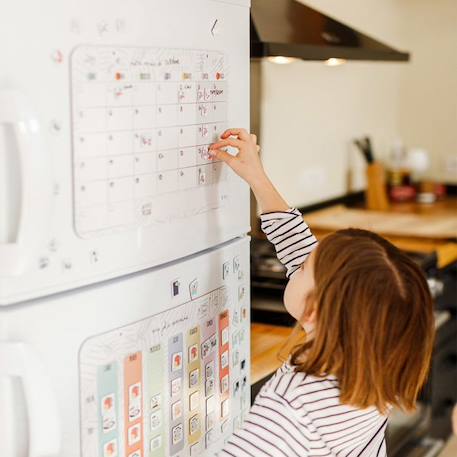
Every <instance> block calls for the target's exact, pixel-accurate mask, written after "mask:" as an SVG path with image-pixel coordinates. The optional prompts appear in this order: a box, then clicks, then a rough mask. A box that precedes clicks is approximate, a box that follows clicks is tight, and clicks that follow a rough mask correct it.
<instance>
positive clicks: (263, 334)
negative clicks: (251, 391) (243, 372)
mask: <svg viewBox="0 0 457 457" xmlns="http://www.w3.org/2000/svg"><path fill="white" fill-rule="evenodd" d="M292 331H293V328H291V327H281V326H279V325H269V324H260V323H255V322H253V323H252V324H251V384H255V383H256V382H257V381H260V380H261V379H262V378H264V377H265V376H268V375H269V374H271V373H273V372H274V371H276V370H277V369H278V368H279V367H280V366H281V365H282V363H283V362H282V360H280V358H279V352H280V350H281V348H282V347H283V345H284V343H285V342H286V341H287V338H288V337H289V336H290V335H291V333H292Z"/></svg>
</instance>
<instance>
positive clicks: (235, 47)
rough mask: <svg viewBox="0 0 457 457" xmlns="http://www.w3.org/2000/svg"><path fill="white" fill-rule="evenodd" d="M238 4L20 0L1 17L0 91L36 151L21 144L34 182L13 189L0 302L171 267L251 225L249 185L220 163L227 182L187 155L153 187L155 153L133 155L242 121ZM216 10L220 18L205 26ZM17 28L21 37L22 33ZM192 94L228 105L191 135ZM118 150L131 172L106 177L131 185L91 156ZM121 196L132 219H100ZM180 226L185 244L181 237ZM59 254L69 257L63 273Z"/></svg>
mask: <svg viewBox="0 0 457 457" xmlns="http://www.w3.org/2000/svg"><path fill="white" fill-rule="evenodd" d="M240 1H241V0H240ZM240 1H236V2H235V1H233V2H232V1H222V2H219V1H212V0H194V1H192V2H188V1H185V0H169V1H165V0H157V1H154V2H150V1H147V0H137V1H135V2H133V3H132V2H129V3H128V5H127V3H125V2H114V3H113V2H110V3H108V2H107V0H100V1H98V2H95V3H94V2H92V1H89V0H78V1H76V0H70V1H69V2H66V3H65V5H64V4H63V3H61V2H58V1H57V0H44V1H43V2H39V4H38V3H34V2H32V3H30V2H27V1H26V0H18V1H17V2H15V4H14V7H13V8H9V9H8V11H7V12H4V14H2V15H1V17H0V29H1V30H2V34H3V37H4V40H3V42H4V43H13V44H14V45H8V46H4V48H3V49H4V54H3V60H2V66H1V69H0V92H2V91H3V90H4V89H5V87H6V86H5V81H7V82H8V87H11V86H13V87H14V88H15V89H17V92H18V93H20V94H21V97H20V98H23V99H26V100H27V101H28V102H29V103H28V104H29V105H30V107H33V109H30V110H28V111H24V114H23V115H22V118H24V119H25V120H26V122H29V125H30V130H27V132H29V133H27V135H29V134H30V138H32V136H33V138H34V141H33V142H29V143H24V144H28V145H30V148H31V147H32V145H33V148H35V149H37V150H38V149H39V152H38V153H37V154H35V153H33V154H32V151H30V157H31V158H33V166H31V167H30V169H28V171H27V173H29V174H33V177H32V176H31V177H30V178H33V179H28V180H27V182H30V183H33V185H31V186H30V187H29V188H27V186H25V187H24V189H22V191H21V197H20V198H22V199H23V203H24V206H21V208H22V207H23V208H24V211H25V212H24V217H23V218H21V221H23V224H22V226H21V224H19V228H18V233H17V234H16V235H17V237H16V238H17V240H19V241H18V242H17V243H13V244H12V245H6V244H4V243H3V242H1V243H0V254H1V255H0V304H1V305H9V304H13V303H16V302H19V301H21V300H25V299H31V298H34V297H38V296H43V295H46V294H50V293H54V292H58V291H62V290H68V289H72V288H76V287H80V286H82V285H85V284H89V283H94V282H98V281H100V280H103V279H108V278H113V277H118V276H121V275H124V274H127V273H131V272H134V271H138V270H141V269H144V268H148V267H151V266H155V265H159V264H162V263H165V262H169V261H171V260H173V259H177V258H180V257H182V256H186V255H190V254H192V253H195V252H198V251H201V250H204V249H207V248H210V247H212V246H216V245H217V244H219V243H222V242H225V241H227V240H230V239H233V238H235V237H237V236H240V235H242V234H243V233H246V232H247V231H248V230H249V217H248V214H249V191H248V187H247V186H246V185H245V184H244V183H243V182H242V181H241V180H240V179H239V178H238V177H237V176H235V174H234V173H233V172H231V171H230V170H228V169H227V170H226V171H227V179H226V180H225V181H223V182H219V181H218V180H214V179H213V178H212V176H213V173H212V172H209V173H203V174H202V175H201V176H200V173H199V171H198V168H197V167H198V164H197V163H196V162H194V159H193V158H192V154H191V153H190V152H189V154H186V156H185V159H184V157H182V162H180V159H181V158H180V156H179V155H178V162H177V164H176V167H177V168H176V169H174V170H166V173H171V175H173V176H174V177H175V178H174V179H171V180H168V179H167V180H164V181H165V182H164V183H163V184H160V183H159V179H158V174H159V173H162V172H161V171H160V170H158V167H157V163H154V160H146V161H143V160H141V162H140V163H145V164H146V165H145V167H144V168H143V167H142V164H141V165H138V164H137V162H136V161H135V158H136V157H137V156H140V155H141V154H146V153H148V154H149V153H150V154H157V153H158V152H160V151H162V150H163V151H167V150H172V149H177V150H179V148H180V147H181V149H184V148H185V149H186V151H191V149H189V148H193V147H195V146H198V145H203V146H205V145H206V146H207V145H209V144H210V143H211V142H213V141H214V140H215V139H216V138H217V135H218V134H220V133H221V132H222V131H223V130H224V129H225V128H226V127H227V126H237V127H239V126H243V127H246V128H249V102H248V101H249V9H248V5H249V2H241V3H240ZM43 10H49V11H53V14H52V15H47V16H46V15H44V16H43V14H42V11H43ZM24 11H27V14H26V15H24V14H23V12H24ZM216 19H217V21H218V25H219V26H220V27H219V28H218V30H217V33H215V34H212V33H211V29H212V27H213V25H214V23H215V21H216ZM17 24H21V30H27V33H24V34H18V33H17ZM171 30H172V33H171V32H170V31H171ZM233 30H236V31H237V33H236V34H233V33H231V31H233ZM30 36H33V37H34V39H33V46H32V47H31V46H30V43H31V42H30V38H29V37H30ZM30 69H33V78H31V77H30V71H31V70H30ZM215 87H218V88H219V89H218V90H222V92H221V93H219V92H218V91H216V89H215ZM221 88H222V89H221ZM231 94H233V97H232V96H231ZM218 97H219V98H218ZM197 100H198V102H202V103H209V104H211V103H215V102H223V101H224V100H226V102H227V110H226V111H225V113H226V115H225V116H226V117H225V119H222V116H221V117H220V118H221V122H207V123H205V124H203V125H204V126H205V127H204V130H205V131H204V132H200V134H199V131H200V130H201V125H198V123H197V119H196V118H195V122H196V123H195V124H192V123H189V124H187V122H192V121H193V115H192V114H191V113H192V110H191V109H187V107H186V110H183V114H181V115H180V110H179V107H180V106H183V105H187V104H188V105H193V106H194V107H195V115H197V109H196V106H197ZM17 104H18V106H19V105H20V104H19V102H18V103H17ZM159 105H176V106H177V108H178V118H177V120H176V125H172V126H169V127H167V126H164V127H159V126H158V125H157V107H158V106H159ZM180 116H181V117H180ZM37 126H38V128H36V127H37ZM192 126H193V127H194V128H195V129H196V136H195V142H194V143H193V144H190V143H191V141H192V139H193V133H191V134H190V136H189V137H187V135H181V134H180V130H179V128H180V127H192ZM159 129H160V130H162V132H161V133H162V135H159ZM166 129H168V130H166ZM188 132H190V130H186V131H185V133H188ZM180 138H183V139H184V141H181V142H180ZM180 143H181V144H180ZM188 143H189V144H188ZM123 156H130V157H132V160H133V167H132V166H131V163H132V162H131V161H130V160H129V159H126V160H127V161H128V163H127V166H126V167H125V169H124V170H123V171H121V170H120V168H122V167H119V168H117V170H118V171H116V173H114V174H111V176H112V178H113V180H114V181H117V180H118V179H124V177H119V174H124V173H125V174H127V173H131V174H130V175H129V176H125V178H131V179H130V180H127V181H125V182H130V183H131V184H128V185H126V188H125V189H124V186H123V185H119V186H118V185H115V187H114V189H113V188H111V187H110V183H111V178H110V176H109V175H108V172H107V174H105V172H104V170H103V166H102V164H103V162H102V161H100V160H98V159H99V158H101V157H105V158H106V159H107V160H110V159H113V158H114V160H115V164H117V163H120V162H118V161H117V158H118V157H123ZM88 159H91V160H92V159H94V162H91V163H90V166H89V167H88V168H87V169H86V170H85V171H82V169H77V168H76V167H77V166H78V165H81V163H82V162H85V161H86V160H88ZM95 159H96V160H95ZM154 164H155V167H154ZM183 165H184V166H183ZM205 165H206V164H205ZM208 165H211V164H209V163H208ZM187 166H188V167H194V170H195V172H196V174H197V177H198V179H197V184H196V185H195V187H191V188H186V189H185V190H184V187H183V186H182V184H181V185H180V182H179V179H178V172H179V169H180V168H181V167H183V168H185V167H187ZM221 166H222V168H224V167H225V165H221ZM225 168H226V167H225ZM23 171H24V170H23ZM99 171H100V173H99ZM154 173H155V174H156V184H157V187H156V189H155V190H156V192H155V194H154V195H153V196H146V195H145V194H146V193H148V192H146V191H145V192H137V193H136V192H135V183H136V181H135V178H137V177H139V176H141V175H143V174H154ZM164 173H165V172H164ZM171 175H170V176H171ZM99 177H100V178H99ZM114 177H115V178H114ZM208 177H209V178H211V179H208ZM17 181H18V182H21V180H20V178H19V174H18V177H17ZM189 182H190V181H189ZM115 184H120V183H117V182H116V183H115ZM186 187H187V184H186ZM122 193H123V195H122ZM38 195H40V197H39V198H38V197H37V196H38ZM136 195H138V199H137V197H136ZM143 195H145V196H143ZM140 196H141V197H140ZM121 198H122V199H125V198H131V201H130V203H131V207H132V208H133V214H134V217H133V219H132V218H131V216H130V215H126V219H125V221H122V220H121V219H119V218H118V217H116V218H110V217H106V215H107V214H109V213H110V211H111V209H110V207H109V205H110V204H112V203H113V202H118V201H119V200H120V199H121ZM122 201H124V200H122ZM103 205H105V206H104V207H103ZM94 208H97V211H95V210H94ZM119 214H122V211H120V212H119ZM126 214H127V213H126ZM129 214H130V213H129ZM38 215H39V216H38ZM13 217H14V215H11V218H13ZM35 218H36V219H37V220H35ZM90 218H92V220H90ZM114 219H115V220H116V224H115V225H113V226H110V220H114ZM41 225H42V226H43V227H42V229H39V230H38V226H41ZM209 227H211V229H209ZM188 230H190V231H191V232H192V234H193V236H192V238H191V239H188V238H185V237H183V236H182V233H184V232H185V231H188ZM94 250H95V251H96V252H97V253H98V255H97V259H98V260H97V262H92V258H93V257H92V254H91V253H92V252H93V251H94ZM3 251H5V255H3ZM6 251H8V256H6ZM16 253H17V254H16ZM3 259H8V260H7V261H5V260H3ZM64 260H65V264H66V265H70V266H69V267H68V268H65V269H64V270H63V269H62V263H63V262H64ZM2 261H3V262H2Z"/></svg>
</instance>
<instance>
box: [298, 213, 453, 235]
mask: <svg viewBox="0 0 457 457" xmlns="http://www.w3.org/2000/svg"><path fill="white" fill-rule="evenodd" d="M305 220H306V222H307V224H308V225H309V226H310V227H311V229H315V230H318V229H320V230H331V231H334V230H340V229H344V228H348V227H353V228H362V229H366V230H371V231H373V232H377V233H380V234H382V235H386V236H401V237H418V238H431V239H442V240H448V239H455V238H457V211H447V212H438V213H436V214H435V213H424V214H417V213H396V212H381V211H369V210H364V209H352V208H347V207H345V206H343V205H338V206H332V207H330V208H328V209H324V210H321V211H316V212H313V213H308V214H306V215H305Z"/></svg>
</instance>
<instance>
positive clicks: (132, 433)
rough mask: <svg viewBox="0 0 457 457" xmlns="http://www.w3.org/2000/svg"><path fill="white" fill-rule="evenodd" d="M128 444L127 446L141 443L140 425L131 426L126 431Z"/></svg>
mask: <svg viewBox="0 0 457 457" xmlns="http://www.w3.org/2000/svg"><path fill="white" fill-rule="evenodd" d="M127 435H128V443H129V446H133V445H134V444H136V443H139V442H140V441H141V424H136V425H132V426H131V427H130V428H129V429H128V431H127Z"/></svg>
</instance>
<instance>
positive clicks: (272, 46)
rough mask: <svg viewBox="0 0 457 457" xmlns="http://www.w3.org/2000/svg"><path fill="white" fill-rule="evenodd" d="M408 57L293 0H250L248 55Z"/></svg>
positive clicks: (320, 58)
mask: <svg viewBox="0 0 457 457" xmlns="http://www.w3.org/2000/svg"><path fill="white" fill-rule="evenodd" d="M275 56H284V57H295V58H298V59H303V60H328V59H331V58H337V59H347V60H379V61H408V60H409V53H407V52H400V51H397V50H396V49H393V48H391V47H390V46H387V45H385V44H383V43H380V42H379V41H377V40H375V39H373V38H370V37H368V36H367V35H364V34H363V33H360V32H358V31H356V30H354V29H353V28H351V27H348V26H347V25H344V24H342V23H341V22H338V21H336V20H335V19H332V18H330V17H328V16H326V15H324V14H322V13H320V12H319V11H316V10H315V9H312V8H310V7H308V6H305V5H303V4H302V3H300V2H298V1H297V0H251V58H256V57H258V58H260V57H275Z"/></svg>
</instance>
